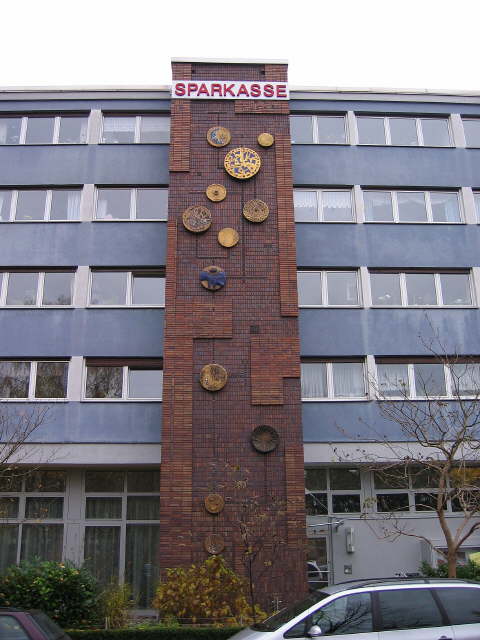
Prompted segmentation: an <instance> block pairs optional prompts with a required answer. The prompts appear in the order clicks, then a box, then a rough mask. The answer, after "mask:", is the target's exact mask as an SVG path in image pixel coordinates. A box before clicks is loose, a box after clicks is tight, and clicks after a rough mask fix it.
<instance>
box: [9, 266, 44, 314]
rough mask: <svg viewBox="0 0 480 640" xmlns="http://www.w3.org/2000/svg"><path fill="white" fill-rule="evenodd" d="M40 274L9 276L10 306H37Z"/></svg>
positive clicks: (15, 274)
mask: <svg viewBox="0 0 480 640" xmlns="http://www.w3.org/2000/svg"><path fill="white" fill-rule="evenodd" d="M37 288H38V273H9V274H8V290H7V304H8V305H14V306H15V305H29V306H30V305H35V304H37Z"/></svg>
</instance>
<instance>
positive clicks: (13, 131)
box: [0, 115, 88, 145]
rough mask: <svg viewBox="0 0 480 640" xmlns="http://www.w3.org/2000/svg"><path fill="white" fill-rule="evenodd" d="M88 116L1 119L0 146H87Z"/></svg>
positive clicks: (42, 116) (9, 117)
mask: <svg viewBox="0 0 480 640" xmlns="http://www.w3.org/2000/svg"><path fill="white" fill-rule="evenodd" d="M87 128H88V116H87V115H62V116H54V115H48V116H45V115H38V116H37V115H31V116H20V117H19V116H7V117H4V116H3V117H1V118H0V145H4V144H85V143H86V142H87Z"/></svg>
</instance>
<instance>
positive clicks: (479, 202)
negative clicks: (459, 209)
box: [473, 191, 480, 222]
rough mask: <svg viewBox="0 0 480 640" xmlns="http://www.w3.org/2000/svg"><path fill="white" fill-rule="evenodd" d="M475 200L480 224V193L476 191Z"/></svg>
mask: <svg viewBox="0 0 480 640" xmlns="http://www.w3.org/2000/svg"><path fill="white" fill-rule="evenodd" d="M473 198H474V200H475V211H476V214H477V222H480V193H478V192H476V191H474V192H473Z"/></svg>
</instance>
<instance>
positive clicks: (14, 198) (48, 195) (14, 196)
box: [0, 145, 83, 224]
mask: <svg viewBox="0 0 480 640" xmlns="http://www.w3.org/2000/svg"><path fill="white" fill-rule="evenodd" d="M0 146H2V145H0ZM0 191H10V193H11V199H10V212H9V217H8V220H0V224H9V223H11V222H15V223H20V224H32V223H38V222H54V223H55V222H81V221H82V220H81V211H82V199H83V185H82V186H80V187H79V186H65V187H55V188H48V187H44V186H38V187H37V186H32V187H31V188H28V189H21V188H20V189H17V188H15V189H12V188H10V187H1V188H0ZM24 191H45V206H44V211H43V218H41V219H40V220H17V217H16V215H17V205H18V195H19V193H20V192H24ZM54 191H55V192H56V191H78V193H79V196H80V200H79V211H78V213H79V215H78V218H75V219H68V218H57V219H55V220H52V219H51V218H50V216H51V213H52V199H53V192H54Z"/></svg>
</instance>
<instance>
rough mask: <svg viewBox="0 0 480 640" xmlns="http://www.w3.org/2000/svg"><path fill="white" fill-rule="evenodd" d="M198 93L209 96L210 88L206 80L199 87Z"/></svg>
mask: <svg viewBox="0 0 480 640" xmlns="http://www.w3.org/2000/svg"><path fill="white" fill-rule="evenodd" d="M197 95H199V96H208V95H209V93H208V89H207V85H206V84H205V83H204V82H202V84H201V85H200V87H199V88H198V93H197Z"/></svg>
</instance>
